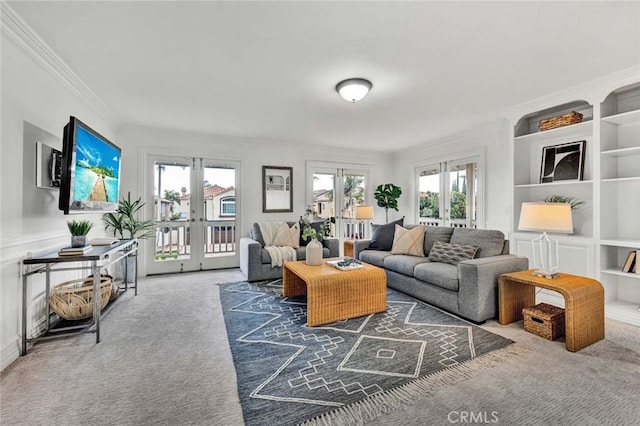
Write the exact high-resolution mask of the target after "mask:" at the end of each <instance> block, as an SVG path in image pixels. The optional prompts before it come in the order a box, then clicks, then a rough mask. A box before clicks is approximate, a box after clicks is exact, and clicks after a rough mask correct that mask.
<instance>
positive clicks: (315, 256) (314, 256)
mask: <svg viewBox="0 0 640 426" xmlns="http://www.w3.org/2000/svg"><path fill="white" fill-rule="evenodd" d="M305 262H306V263H307V265H312V266H318V265H322V243H320V242H319V241H318V240H316V239H313V240H311V241H310V242H309V244H307V248H306V255H305Z"/></svg>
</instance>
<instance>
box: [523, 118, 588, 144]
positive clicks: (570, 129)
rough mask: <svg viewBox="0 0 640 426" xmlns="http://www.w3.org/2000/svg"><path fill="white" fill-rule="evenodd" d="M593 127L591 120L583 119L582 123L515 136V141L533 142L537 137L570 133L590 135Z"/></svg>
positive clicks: (568, 134) (562, 135)
mask: <svg viewBox="0 0 640 426" xmlns="http://www.w3.org/2000/svg"><path fill="white" fill-rule="evenodd" d="M592 128H593V121H592V120H588V121H583V122H582V123H577V124H571V125H569V126H564V127H558V128H556V129H551V130H543V131H540V132H535V133H529V134H527V135H522V136H517V137H516V138H515V142H516V143H519V142H533V141H535V140H538V139H543V138H544V139H547V138H562V137H565V136H570V135H578V134H584V135H585V136H591V131H592Z"/></svg>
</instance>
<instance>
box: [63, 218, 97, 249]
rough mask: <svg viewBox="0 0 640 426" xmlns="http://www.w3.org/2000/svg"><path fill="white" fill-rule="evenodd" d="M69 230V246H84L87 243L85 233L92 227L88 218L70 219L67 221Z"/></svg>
mask: <svg viewBox="0 0 640 426" xmlns="http://www.w3.org/2000/svg"><path fill="white" fill-rule="evenodd" d="M67 227H68V228H69V232H71V247H84V246H86V245H87V234H88V233H89V231H91V228H93V223H92V222H89V221H88V220H71V221H68V222H67Z"/></svg>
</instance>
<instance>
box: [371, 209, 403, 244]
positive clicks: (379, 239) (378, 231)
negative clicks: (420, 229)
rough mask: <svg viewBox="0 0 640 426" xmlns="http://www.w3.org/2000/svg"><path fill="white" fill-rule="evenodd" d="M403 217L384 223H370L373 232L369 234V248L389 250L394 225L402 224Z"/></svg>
mask: <svg viewBox="0 0 640 426" xmlns="http://www.w3.org/2000/svg"><path fill="white" fill-rule="evenodd" d="M403 224H404V217H403V218H401V219H398V220H396V221H395V222H391V223H387V224H386V225H375V224H373V225H371V227H372V229H373V232H372V234H371V243H370V244H369V248H370V249H373V250H384V251H390V250H391V247H393V237H394V235H395V230H396V225H400V226H402V225H403Z"/></svg>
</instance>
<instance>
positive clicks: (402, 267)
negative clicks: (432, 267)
mask: <svg viewBox="0 0 640 426" xmlns="http://www.w3.org/2000/svg"><path fill="white" fill-rule="evenodd" d="M428 261H429V259H427V258H426V257H418V256H408V255H406V254H392V255H391V256H387V257H385V258H384V262H383V264H384V268H385V269H388V270H390V271H393V272H397V273H399V274H402V275H406V276H408V277H412V276H413V268H415V267H416V265H419V264H421V263H425V262H428Z"/></svg>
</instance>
